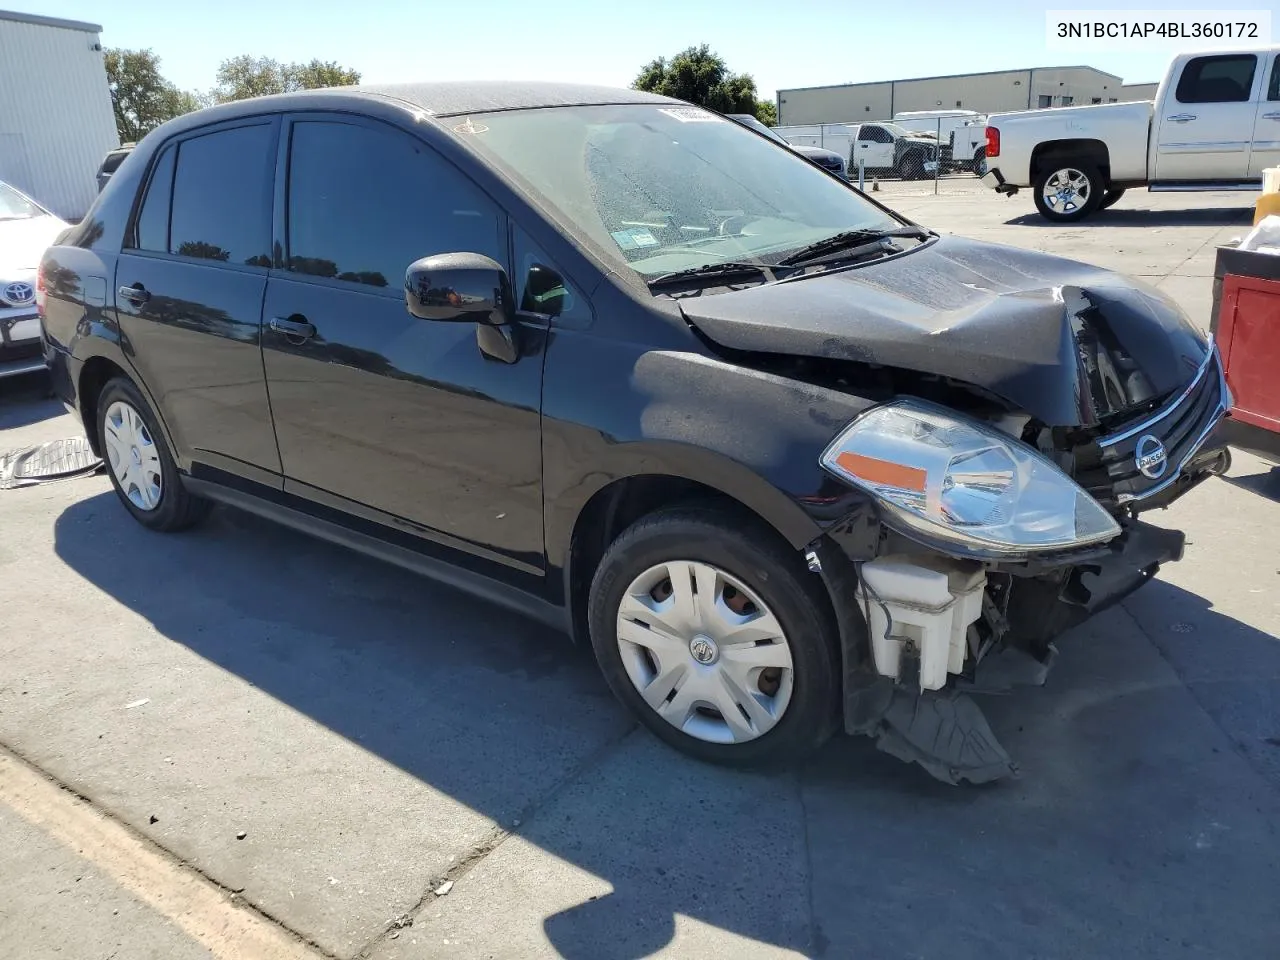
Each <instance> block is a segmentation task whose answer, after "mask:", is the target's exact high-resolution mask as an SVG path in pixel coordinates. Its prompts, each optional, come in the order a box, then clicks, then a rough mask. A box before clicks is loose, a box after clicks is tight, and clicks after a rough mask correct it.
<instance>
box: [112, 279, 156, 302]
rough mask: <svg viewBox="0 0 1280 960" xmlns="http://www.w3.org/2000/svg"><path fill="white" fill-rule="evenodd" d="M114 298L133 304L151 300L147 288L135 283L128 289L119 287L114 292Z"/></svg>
mask: <svg viewBox="0 0 1280 960" xmlns="http://www.w3.org/2000/svg"><path fill="white" fill-rule="evenodd" d="M116 296H118V297H120V298H121V299H122V300H128V301H129V302H130V303H134V304H137V303H146V302H147V301H148V300H150V299H151V294H150V293H148V292H147V288H146V287H144V286H143V285H142V284H140V283H135V284H133V286H129V287H121V288H120V289H119V290H117V291H116Z"/></svg>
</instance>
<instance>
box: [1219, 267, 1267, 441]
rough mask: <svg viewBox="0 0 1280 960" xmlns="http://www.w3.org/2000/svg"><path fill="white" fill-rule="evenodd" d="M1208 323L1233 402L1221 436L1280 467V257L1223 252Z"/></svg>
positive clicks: (1223, 423)
mask: <svg viewBox="0 0 1280 960" xmlns="http://www.w3.org/2000/svg"><path fill="white" fill-rule="evenodd" d="M1210 323H1211V327H1212V330H1213V336H1214V339H1215V341H1216V342H1217V344H1218V351H1219V353H1221V355H1222V367H1223V370H1224V371H1225V373H1226V378H1227V386H1228V387H1229V388H1230V389H1231V395H1232V398H1233V406H1232V408H1231V412H1230V414H1228V416H1227V418H1226V419H1225V420H1224V421H1223V422H1222V426H1221V428H1220V429H1221V431H1222V436H1223V437H1224V439H1226V441H1227V442H1228V443H1230V444H1231V445H1232V446H1234V447H1238V448H1240V449H1242V450H1248V451H1249V452H1251V453H1255V454H1257V455H1259V456H1261V457H1264V458H1266V459H1268V460H1270V461H1272V462H1273V463H1280V256H1276V255H1274V254H1266V253H1255V252H1253V251H1249V250H1236V249H1233V248H1229V247H1221V248H1219V250H1218V256H1217V266H1216V268H1215V270H1214V282H1213V316H1212V318H1211V320H1210Z"/></svg>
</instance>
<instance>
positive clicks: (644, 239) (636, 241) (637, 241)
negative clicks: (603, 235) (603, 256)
mask: <svg viewBox="0 0 1280 960" xmlns="http://www.w3.org/2000/svg"><path fill="white" fill-rule="evenodd" d="M610 236H611V237H613V239H614V241H616V242H617V244H618V246H619V248H621V249H623V250H639V249H640V248H641V247H656V246H657V245H658V238H657V237H655V236H654V235H653V234H652V233H650V232H649V231H648V230H647V229H646V228H644V227H632V228H631V229H630V230H617V231H615V232H614V233H611V234H610Z"/></svg>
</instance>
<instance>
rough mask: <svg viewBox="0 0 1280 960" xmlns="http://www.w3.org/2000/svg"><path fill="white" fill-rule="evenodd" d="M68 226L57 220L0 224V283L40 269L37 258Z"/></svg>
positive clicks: (47, 218) (28, 219) (31, 220)
mask: <svg viewBox="0 0 1280 960" xmlns="http://www.w3.org/2000/svg"><path fill="white" fill-rule="evenodd" d="M66 228H67V224H66V223H65V222H64V221H62V220H59V219H58V218H57V217H53V216H45V217H28V218H27V219H25V220H0V280H4V281H10V280H16V279H19V277H18V274H19V273H21V274H23V275H24V276H23V278H22V279H25V275H26V274H28V273H30V272H31V271H33V270H35V269H36V267H38V266H39V265H40V257H41V255H42V254H43V253H44V252H45V250H46V249H47V248H48V247H50V246H52V245H53V241H54V240H55V239H57V236H58V234H59V233H61V232H62V231H63V230H65V229H66Z"/></svg>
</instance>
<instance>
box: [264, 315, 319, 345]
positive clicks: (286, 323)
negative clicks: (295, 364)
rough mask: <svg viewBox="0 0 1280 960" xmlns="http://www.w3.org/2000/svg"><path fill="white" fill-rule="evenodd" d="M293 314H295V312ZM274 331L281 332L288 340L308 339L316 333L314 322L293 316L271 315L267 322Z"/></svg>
mask: <svg viewBox="0 0 1280 960" xmlns="http://www.w3.org/2000/svg"><path fill="white" fill-rule="evenodd" d="M295 316H297V315H296V314H295ZM269 326H270V327H271V329H272V330H274V331H275V332H276V333H283V334H284V335H285V336H286V337H288V338H289V339H290V340H309V339H310V338H311V337H314V336H315V335H316V328H315V324H312V323H308V322H307V321H306V320H305V319H302V318H299V319H297V320H295V319H293V317H272V318H271V323H270V324H269Z"/></svg>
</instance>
